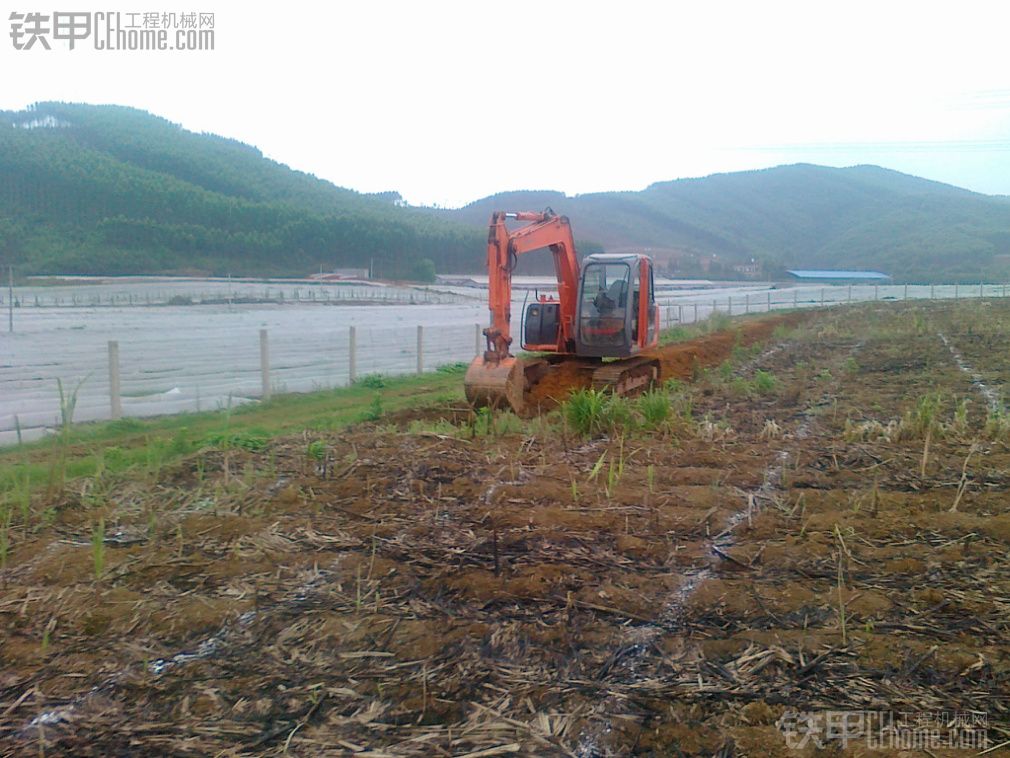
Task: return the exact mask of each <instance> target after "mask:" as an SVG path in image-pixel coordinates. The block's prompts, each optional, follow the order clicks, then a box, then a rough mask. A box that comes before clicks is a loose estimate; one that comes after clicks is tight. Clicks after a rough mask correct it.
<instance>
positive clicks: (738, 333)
mask: <svg viewBox="0 0 1010 758" xmlns="http://www.w3.org/2000/svg"><path fill="white" fill-rule="evenodd" d="M808 315H809V314H804V313H790V314H784V315H780V316H769V317H768V318H762V319H757V320H754V321H747V322H745V323H743V324H740V325H738V326H736V327H734V328H732V329H727V330H725V331H721V332H716V333H715V334H708V335H705V336H704V337H698V338H697V339H693V340H690V341H688V342H678V343H676V344H673V345H664V346H660V347H658V348H656V349H654V350H649V351H647V352H646V353H645V355H646V356H648V357H650V358H657V359H659V363H660V380H661V381H666V380H667V379H687V378H689V377H690V376H691V374H692V372H693V371H694V368H695V366H699V367H701V368H705V367H708V366H716V365H718V364H720V363H722V362H723V361H724V360H726V359H727V358H729V357H730V355H731V354H732V352H733V348H734V347H737V346H738V345H739V346H744V347H746V346H748V345H753V344H754V343H756V342H763V341H765V340H767V339H768V338H769V337H771V335H772V333H773V332H774V331H775V329H776V328H778V327H779V326H792V325H794V324H797V323H799V322H800V321H802V320H803V319H804V318H806V317H807V316H808ZM593 367H594V365H593V364H591V363H588V362H585V361H579V360H569V361H564V362H562V363H559V364H557V365H555V366H552V367H551V369H550V371H549V372H548V373H547V375H546V376H545V377H544V378H543V379H541V380H540V382H539V383H537V385H536V386H534V387H533V389H532V390H531V391H530V395H529V400H530V402H531V403H532V404H534V405H535V406H538V407H540V408H545V407H549V406H550V405H552V404H555V403H560V402H561V401H563V400H564V399H565V398H566V397H568V395H570V394H571V393H572V392H574V391H575V390H578V389H585V388H588V387H591V386H592V371H593Z"/></svg>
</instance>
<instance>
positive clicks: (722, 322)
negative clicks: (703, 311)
mask: <svg viewBox="0 0 1010 758" xmlns="http://www.w3.org/2000/svg"><path fill="white" fill-rule="evenodd" d="M732 323H733V319H731V318H730V317H729V315H728V314H726V313H723V312H722V311H716V312H715V313H713V314H712V315H711V316H709V317H708V322H707V324H708V331H709V332H721V331H723V330H725V329H729V327H730V324H732Z"/></svg>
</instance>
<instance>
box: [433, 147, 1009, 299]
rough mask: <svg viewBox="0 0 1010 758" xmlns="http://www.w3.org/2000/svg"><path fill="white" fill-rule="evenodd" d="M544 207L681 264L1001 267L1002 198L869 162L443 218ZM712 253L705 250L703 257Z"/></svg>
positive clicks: (699, 269) (537, 196)
mask: <svg viewBox="0 0 1010 758" xmlns="http://www.w3.org/2000/svg"><path fill="white" fill-rule="evenodd" d="M546 206H550V207H551V208H553V209H554V210H555V211H556V212H557V213H562V214H564V215H567V216H569V218H570V219H571V220H572V225H573V227H574V228H575V230H576V232H577V234H578V235H579V236H580V237H584V238H586V239H592V240H594V241H597V242H599V243H601V244H602V245H603V246H604V247H605V248H607V249H623V248H640V249H657V250H660V251H663V252H664V253H665V254H666V255H667V257H669V258H670V259H672V261H673V264H672V265H673V266H674V267H675V269H676V270H678V271H680V272H681V273H690V274H697V273H706V272H707V273H715V274H720V275H730V276H731V275H732V274H733V273H734V269H733V267H734V266H743V265H746V264H747V263H749V262H750V260H751V259H752V258H753V259H756V260H757V261H758V262H759V263H760V264H762V265H763V268H764V272H763V273H764V274H766V275H781V274H782V272H783V271H784V269H786V268H846V269H853V268H858V269H862V268H872V269H880V270H882V271H884V272H886V273H889V274H891V275H892V276H894V277H896V278H897V279H899V280H902V279H905V280H909V279H920V280H927V279H932V278H935V279H937V280H939V279H964V280H970V281H978V280H979V278H980V277H982V278H989V279H995V278H1003V277H1007V276H1010V202H1008V198H1006V197H1004V196H1000V197H993V196H988V195H982V194H979V193H975V192H971V191H969V190H965V189H961V188H958V187H953V186H951V185H947V184H942V183H940V182H934V181H930V180H926V179H920V178H918V177H914V176H909V175H907V174H902V173H899V172H897V171H891V170H888V169H884V168H880V167H878V166H865V165H863V166H853V167H850V168H828V167H823V166H814V165H810V164H795V165H789V166H778V167H776V168H769V169H764V170H759V171H743V172H737V173H729V174H715V175H712V176H707V177H704V178H699V179H678V180H674V181H668V182H657V183H655V184H652V185H650V186H648V187H647V188H646V189H644V190H641V191H639V192H599V193H591V194H585V195H576V196H572V197H569V196H566V195H564V194H563V193H560V192H552V191H518V192H515V191H514V192H503V193H500V194H497V195H492V196H490V197H486V198H483V199H481V200H477V201H475V202H473V203H470V204H469V205H467V206H465V207H463V208H460V209H457V210H449V211H438V212H437V213H439V214H440V215H441V216H442V217H444V218H447V219H453V220H456V221H460V222H463V223H471V224H475V225H477V224H482V223H486V222H487V218H488V216H489V215H490V212H491V211H492V210H495V209H509V210H517V209H522V210H528V209H541V208H543V207H546ZM713 256H715V257H714V258H713Z"/></svg>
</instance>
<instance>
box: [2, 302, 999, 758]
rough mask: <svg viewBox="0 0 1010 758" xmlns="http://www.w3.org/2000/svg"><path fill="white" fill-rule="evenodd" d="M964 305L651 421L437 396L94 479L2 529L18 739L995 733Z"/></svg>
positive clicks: (424, 749) (888, 319)
mask: <svg viewBox="0 0 1010 758" xmlns="http://www.w3.org/2000/svg"><path fill="white" fill-rule="evenodd" d="M991 307H992V308H994V309H998V310H1000V311H1001V312H1003V311H1005V310H1006V309H1004V308H1003V307H1002V306H998V305H994V306H991ZM1003 315H1004V316H1010V313H1004V314H1003ZM949 320H950V312H949V311H947V310H944V309H943V308H942V306H938V307H930V306H928V305H924V306H899V305H883V304H881V305H874V306H867V307H860V308H854V309H849V310H835V311H830V312H824V313H819V314H817V315H815V316H813V317H812V318H810V319H808V320H807V321H805V322H804V323H803V324H801V325H799V326H797V327H796V328H795V329H793V330H792V331H789V332H784V331H783V330H782V329H781V328H780V329H778V330H777V331H776V332H775V333H774V334H772V333H771V332H770V330H769V331H766V333H764V334H763V335H762V338H763V340H764V341H763V343H759V344H760V345H761V347H760V348H759V349H758V350H759V351H754V350H747V349H744V348H743V347H741V345H742V344H743V342H744V340H742V339H740V340H733V341H730V342H729V343H728V345H727V347H726V350H725V351H721V350H722V349H721V348H720V351H721V352H719V353H718V355H717V356H716V358H715V359H714V360H722V359H723V358H729V359H730V360H729V361H728V362H726V363H724V364H723V365H722V366H721V367H720V368H718V369H711V370H707V371H706V370H704V368H703V366H704V364H703V363H695V362H693V361H692V362H690V363H688V364H687V366H688V368H687V370H685V371H684V372H683V373H685V374H686V375H690V376H693V381H692V382H691V383H689V384H687V385H685V386H681V387H676V388H673V389H672V390H671V395H672V402H673V403H674V406H675V407H676V408H677V409H678V412H677V413H676V414H675V415H674V416H673V417H672V418H671V420H670V421H669V422H668V423H666V424H664V425H663V426H662V427H661V428H653V429H650V430H648V431H645V430H641V429H638V430H634V429H628V430H625V431H622V432H620V433H611V434H609V435H607V436H600V437H597V438H583V437H579V436H577V435H575V434H574V433H573V432H571V431H570V430H569V429H567V428H566V425H565V424H563V423H561V422H560V421H559V420H558V419H557V418H556V417H551V416H548V417H544V418H541V419H539V420H534V421H532V422H528V423H526V424H524V425H523V426H522V431H520V432H514V431H509V432H505V431H500V432H496V431H495V429H494V428H493V426H494V425H491V427H490V428H489V427H488V426H487V425H486V424H485V426H484V427H482V428H478V425H477V424H476V423H475V420H474V419H473V418H472V417H468V414H467V413H466V412H465V411H462V410H459V409H450V408H443V409H435V410H432V411H420V412H417V413H412V414H409V415H408V414H404V415H402V416H400V417H393V418H388V419H383V420H382V421H380V422H378V423H377V424H373V425H368V426H359V427H357V428H355V429H353V430H351V431H348V432H346V433H343V434H340V435H335V436H333V437H331V438H319V437H315V436H312V437H310V436H304V437H298V438H293V439H287V440H283V441H279V442H276V443H273V444H271V445H270V446H268V447H267V448H266V449H265V450H258V451H255V452H252V451H248V450H242V449H232V450H226V451H221V450H214V451H205V452H203V453H201V454H199V455H196V456H193V457H191V458H189V459H187V460H186V461H185V463H184V464H183V465H181V466H177V467H175V468H173V469H172V470H167V471H163V472H161V473H160V474H159V475H158V476H157V477H155V478H153V479H152V480H150V481H142V480H141V479H140V478H138V479H135V480H133V481H131V482H120V481H105V480H102V479H101V478H98V479H97V480H89V481H87V482H83V483H82V482H77V483H75V484H74V486H73V488H72V489H73V491H72V492H70V493H68V494H66V495H65V496H63V497H62V498H61V499H60V500H59V501H58V503H57V506H56V507H55V510H54V512H53V513H52V514H51V521H52V522H53V523H52V525H51V526H50V527H47V528H46V529H44V530H42V531H40V532H38V533H36V534H29V535H27V536H25V537H19V535H18V534H17V532H16V531H15V533H14V534H13V536H12V542H13V547H12V553H11V555H10V556H9V558H8V565H7V568H6V569H5V570H4V571H3V573H2V578H3V581H4V583H5V589H4V592H3V595H2V600H0V619H2V634H3V645H2V647H0V656H2V664H3V665H2V672H0V744H2V745H3V754H5V755H19V756H20V755H37V754H46V755H59V754H73V755H95V756H110V755H180V756H202V755H301V756H315V755H351V754H355V755H370V756H381V755H389V756H402V755H417V756H429V755H432V756H434V755H447V756H448V755H452V756H471V758H476V757H477V756H494V755H504V754H512V753H519V754H524V755H576V756H597V755H599V756H604V755H654V756H670V755H673V756H702V755H704V756H712V755H719V756H733V755H737V756H758V755H760V756H768V755H771V756H778V755H782V756H786V755H788V756H800V755H808V756H814V755H852V756H857V755H927V754H928V755H934V756H947V755H975V754H977V753H979V752H981V751H982V750H986V749H992V748H995V749H994V750H991V752H989V753H988V754H989V755H1001V754H1003V755H1006V754H1008V751H1007V747H1006V746H1001V743H1005V742H1006V741H1007V740H1010V661H1008V653H1010V632H1008V626H1010V573H1008V569H1010V558H1008V547H1010V499H1008V492H1007V487H1008V484H1010V445H1008V443H1010V434H1008V433H1007V429H1004V428H1003V427H1001V426H1000V425H999V424H998V423H996V422H994V421H993V418H994V411H993V403H994V401H993V397H996V398H997V400H996V401H995V402H996V403H997V404H999V403H1001V401H999V396H998V390H999V379H998V375H997V374H998V372H997V370H996V369H995V368H993V362H995V361H998V360H1000V356H992V355H987V356H986V357H987V367H986V369H985V371H987V372H989V373H991V375H992V378H988V376H987V377H984V378H986V379H988V381H987V382H982V384H985V386H986V388H987V389H990V390H992V391H994V392H997V395H992V393H991V392H990V393H985V392H983V391H982V390H981V388H980V381H979V376H973V373H974V374H979V372H981V371H983V369H982V368H981V367H980V366H971V367H970V368H966V367H965V366H966V364H968V363H969V360H968V358H967V357H965V356H964V355H962V358H961V361H960V364H959V362H958V360H957V359H956V356H955V353H958V354H959V355H960V353H959V352H958V350H959V348H958V347H957V345H956V344H955V343H956V341H957V339H958V334H957V333H955V332H953V331H952V330H951V329H950V325H949V323H948V322H949ZM944 338H946V343H945V342H944ZM718 339H719V340H722V339H723V338H722V337H719V338H718ZM734 345H735V346H736V349H734ZM951 345H954V348H955V350H954V351H952V350H951V347H950V346H951ZM968 349H969V348H968V347H965V348H964V350H968ZM1002 360H1003V361H1004V362H1005V361H1007V360H1008V359H1007V358H1006V354H1004V356H1002ZM1002 368H1006V366H1003V367H1002ZM1002 368H1001V370H1002ZM672 373H677V372H672ZM979 375H981V374H979ZM993 388H995V389H993ZM934 398H935V400H934ZM965 400H967V402H966V403H965V402H963V401H965ZM996 415H998V414H996ZM1008 428H1010V425H1008ZM313 443H316V444H313ZM319 443H323V444H322V445H320V444H319ZM99 517H104V519H105V534H106V544H107V547H106V550H105V553H104V558H105V565H104V567H103V569H102V574H101V578H100V579H99V580H96V579H95V567H94V558H95V550H94V549H93V548H92V544H91V539H92V534H93V526H92V525H93V523H94V522H95V520H96V519H97V518H99ZM882 712H886V713H893V714H894V715H895V718H900V719H903V721H902V722H901V724H903V725H908V724H911V725H918V727H922V726H923V725H924V724H926V725H927V726H928V727H929V729H930V730H931V731H930V734H932V733H933V731H935V733H936V740H935V741H932V742H930V743H929V744H923V745H919V746H918V747H916V746H913V748H914V749H908V746H907V745H901V744H898V743H896V742H892V743H889V744H885V745H883V746H882V747H880V749H874V746H873V744H872V743H871V741H870V740H869V739H868V737H867V734H866V732H867V731H869V730H868V728H867V724H868V723H869V721H868V719H869V718H870V717H869V716H867V714H869V713H882ZM810 714H813V715H810ZM838 714H842V715H841V716H839V715H838ZM860 714H861V715H860ZM941 714H944V715H943V716H941ZM860 719H861V720H860ZM968 726H971V729H968V728H967V727H968ZM909 728H910V727H909ZM902 729H904V726H902ZM860 730H862V731H860ZM898 733H900V734H906V733H910V732H908V729H905V731H904V732H902V731H901V729H899V730H898ZM955 734H956V735H957V736H958V737H959V738H960V739H962V741H963V740H964V739H965V735H969V738H970V739H974V740H976V741H975V742H973V744H972V745H970V746H967V747H965V748H961V747H954V748H951V747H949V745H950V740H951V739H952V738H953V737H954V736H955ZM871 736H872V735H871ZM960 744H962V743H955V745H960ZM924 750H925V752H923V751H924Z"/></svg>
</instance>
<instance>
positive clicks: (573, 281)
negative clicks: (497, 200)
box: [464, 208, 579, 413]
mask: <svg viewBox="0 0 1010 758" xmlns="http://www.w3.org/2000/svg"><path fill="white" fill-rule="evenodd" d="M510 219H511V220H516V221H528V222H529V223H528V224H526V225H525V226H521V227H519V228H518V229H516V230H514V231H509V229H508V227H507V226H506V223H505V222H506V221H508V220H510ZM542 248H548V249H549V250H550V251H551V254H552V255H553V256H554V271H555V273H556V275H557V280H558V301H559V302H558V310H559V319H558V335H557V344H556V345H552V346H551V347H552V349H553V350H554V352H558V353H570V352H572V351H573V348H574V344H575V341H574V330H575V311H576V302H577V298H578V290H579V260H578V258H577V257H576V254H575V241H574V239H573V238H572V228H571V225H570V224H569V223H568V219H567V218H566V217H564V216H558V215H557V214H556V213H554V211H552V210H551V209H550V208H548V209H547V210H545V211H544V212H543V213H531V212H528V211H522V212H519V213H507V212H504V211H496V212H495V213H494V214H493V215H492V216H491V224H490V227H489V228H488V235H487V274H488V308H489V310H490V311H491V325H490V326H489V327H488V328H487V329H485V330H484V336H485V337H486V339H487V349H486V350H485V351H484V355H482V356H479V357H477V358H475V359H474V361H473V363H471V364H470V368H469V369H468V370H467V372H466V378H465V379H464V387H465V389H466V396H467V399H468V400H469V401H470V402H471V403H473V404H474V405H486V406H492V407H501V406H511V407H512V409H513V410H515V411H516V412H517V413H521V412H523V409H524V407H525V396H526V392H527V391H528V389H529V388H530V386H532V384H533V383H534V382H535V381H536V380H537V379H538V377H539V375H540V372H542V371H543V370H544V369H545V366H546V364H545V363H544V361H532V362H531V361H521V360H519V359H517V358H515V357H513V355H512V353H511V352H510V349H511V346H512V272H513V271H514V270H515V267H516V263H517V262H518V260H519V256H520V255H525V254H526V253H529V252H532V251H533V250H540V249H542Z"/></svg>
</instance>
